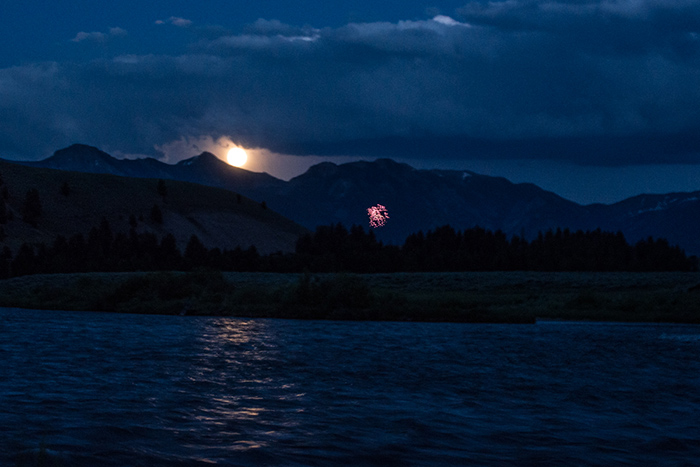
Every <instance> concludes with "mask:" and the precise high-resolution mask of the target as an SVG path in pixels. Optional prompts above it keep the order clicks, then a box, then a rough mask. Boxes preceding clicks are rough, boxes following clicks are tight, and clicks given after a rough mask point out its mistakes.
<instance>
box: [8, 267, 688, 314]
mask: <svg viewBox="0 0 700 467" xmlns="http://www.w3.org/2000/svg"><path fill="white" fill-rule="evenodd" d="M698 284H700V274H699V273H694V272H658V273H648V272H630V273H620V272H615V273H582V272H465V273H437V272H433V273H393V274H364V275H360V274H342V273H341V274H330V273H328V274H308V273H307V274H298V273H232V272H225V273H221V272H218V271H195V272H129V273H79V274H55V275H36V276H22V277H16V278H12V279H5V280H2V281H0V306H2V307H7V308H24V309H42V310H47V311H50V310H65V311H91V312H95V311H97V312H120V313H138V314H165V315H198V316H231V317H239V318H285V319H327V320H354V321H414V322H469V323H527V324H532V323H535V322H536V321H537V320H542V321H585V322H595V321H599V322H620V323H634V322H639V323H655V322H664V323H688V324H700V287H697V286H698Z"/></svg>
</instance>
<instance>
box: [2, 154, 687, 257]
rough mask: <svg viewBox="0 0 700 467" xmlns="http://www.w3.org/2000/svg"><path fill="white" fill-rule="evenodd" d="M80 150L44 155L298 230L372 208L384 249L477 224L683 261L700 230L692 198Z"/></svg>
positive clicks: (435, 173) (350, 220)
mask: <svg viewBox="0 0 700 467" xmlns="http://www.w3.org/2000/svg"><path fill="white" fill-rule="evenodd" d="M83 146H84V145H73V146H70V147H69V148H64V149H62V150H59V151H56V153H54V156H56V155H58V154H59V153H60V155H61V156H62V157H63V158H65V159H66V160H68V159H69V157H68V156H69V153H70V152H71V151H70V150H71V148H73V149H72V150H78V151H79V152H80V151H82V152H85V153H88V152H92V153H94V154H95V160H96V161H97V163H96V162H95V160H92V161H91V160H89V159H86V160H84V161H82V160H81V161H80V163H76V164H74V165H70V164H69V163H67V162H64V163H63V165H64V166H66V167H68V166H70V168H71V170H79V169H81V167H80V165H81V164H82V166H83V167H82V171H90V170H93V171H94V170H113V171H115V172H119V173H115V175H123V176H141V177H143V176H148V177H149V178H162V179H171V180H184V181H189V182H194V183H199V184H203V185H210V186H216V187H220V188H225V189H227V190H230V191H235V192H238V193H241V194H243V195H245V196H247V197H249V198H251V199H254V200H256V201H258V202H262V201H265V202H266V204H267V205H268V206H269V207H270V208H271V209H273V210H275V211H277V212H279V213H280V214H282V215H283V216H285V217H288V218H290V219H293V220H294V221H296V222H298V223H300V224H301V225H303V226H305V227H306V228H308V229H313V228H315V226H317V225H322V224H330V223H338V222H340V223H343V224H345V225H351V224H359V225H367V216H366V209H367V208H368V207H369V206H372V205H374V204H377V203H379V204H383V205H385V206H386V207H387V209H388V210H389V215H390V216H391V217H390V221H389V222H388V223H387V225H386V226H385V227H382V228H380V229H377V230H375V233H376V235H377V237H378V238H379V239H380V240H382V241H385V242H389V243H402V242H403V241H404V240H405V238H406V236H407V235H409V234H411V233H414V232H417V231H419V230H422V231H427V230H429V229H434V228H436V227H439V226H441V225H444V224H450V225H452V226H453V227H454V228H456V229H465V228H470V227H474V226H476V225H478V226H480V227H483V228H486V229H490V230H502V231H503V232H504V233H506V234H507V235H509V236H512V235H522V236H525V237H526V238H530V239H531V238H534V237H535V236H536V235H537V234H538V233H539V232H542V231H546V230H548V229H556V228H562V229H563V228H568V229H571V230H578V229H581V230H594V229H596V228H601V229H603V230H609V231H613V232H616V231H621V232H623V234H624V235H625V237H626V238H627V239H628V241H630V242H636V241H638V240H640V239H643V238H647V237H649V236H653V237H663V238H666V239H668V240H669V242H671V243H672V244H678V245H680V246H681V248H684V249H685V250H686V251H687V252H688V253H689V254H700V238H695V237H696V235H695V232H697V231H698V229H700V220H697V219H700V216H697V213H700V191H694V192H686V193H683V192H679V193H668V194H640V195H636V196H633V197H630V198H627V199H625V200H621V201H618V202H616V203H612V204H602V203H592V204H587V205H582V204H579V203H576V202H574V201H571V200H567V199H565V198H563V197H561V196H559V195H558V194H556V193H554V192H551V191H547V190H544V189H542V188H540V187H539V186H537V185H535V184H533V183H527V182H525V183H513V182H510V181H509V180H508V179H506V178H504V177H493V176H488V175H481V174H478V173H475V172H473V171H470V170H444V169H416V168H414V167H412V166H410V165H408V164H405V163H399V162H396V161H393V160H392V159H377V160H375V161H356V162H349V163H345V164H340V165H338V164H335V163H332V162H322V163H320V164H316V165H314V166H312V167H310V168H309V169H308V170H307V171H306V172H304V173H303V174H300V175H298V176H296V177H294V178H292V179H291V180H289V181H287V182H285V181H283V180H280V179H277V178H275V177H273V176H271V175H269V174H266V173H256V172H250V171H247V170H245V169H241V168H236V167H231V166H229V165H228V164H226V163H225V162H223V161H221V160H220V159H218V158H216V156H214V155H213V154H211V153H202V154H200V155H199V156H195V157H192V158H189V159H185V160H183V161H180V162H178V163H177V164H173V165H171V164H165V163H163V162H161V161H157V160H155V159H152V158H145V159H137V160H119V159H115V158H113V157H111V156H109V155H108V154H107V153H104V152H102V151H100V150H99V149H97V148H92V149H91V150H90V151H87V149H85V148H84V147H83ZM105 155H106V156H107V157H109V158H110V159H105V158H104V156H105ZM54 156H52V157H49V158H47V159H45V160H44V161H37V162H29V163H24V162H19V161H15V162H18V163H23V164H26V165H38V166H43V165H47V164H49V163H51V164H53V166H54V168H59V167H55V166H56V165H61V164H58V162H60V160H58V159H57V158H54ZM52 158H53V159H52ZM76 160H77V158H76ZM115 161H116V162H115ZM90 164H92V165H90ZM134 174H136V175H134Z"/></svg>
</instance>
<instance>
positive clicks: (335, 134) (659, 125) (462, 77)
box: [0, 0, 700, 165]
mask: <svg viewBox="0 0 700 467" xmlns="http://www.w3.org/2000/svg"><path fill="white" fill-rule="evenodd" d="M176 20H178V21H179V20H181V18H175V17H173V18H170V19H169V20H168V22H170V23H172V24H175V25H180V26H184V25H185V24H184V23H181V24H177V21H176ZM184 21H186V20H184ZM175 29H178V28H175ZM178 30H179V29H178ZM86 34H88V35H89V34H93V33H86ZM77 38H78V36H76V39H77ZM87 38H88V37H87V36H86V37H85V39H87ZM81 40H83V39H81ZM698 83H700V3H699V2H697V1H689V0H681V1H674V2H669V1H662V0H637V1H613V0H608V1H595V2H594V1H585V0H584V1H573V0H572V1H526V0H505V1H499V2H487V3H485V2H472V3H468V4H466V5H465V6H464V7H463V8H461V9H459V10H458V12H456V14H453V15H452V16H447V15H440V16H436V17H435V18H433V19H426V20H422V21H400V22H397V23H383V22H376V23H350V24H347V25H344V26H342V27H338V28H315V27H311V26H303V27H298V26H294V25H287V24H284V23H282V22H280V21H276V20H259V21H257V22H255V23H253V24H251V25H249V26H248V27H247V28H245V29H244V30H243V31H242V32H240V33H237V34H223V33H222V34H218V35H217V36H216V37H211V34H209V35H207V36H202V37H200V38H198V39H196V40H193V41H191V43H190V45H189V47H187V48H186V49H183V50H182V52H181V53H180V54H177V55H163V54H158V53H156V52H154V53H153V54H138V55H136V54H134V55H123V54H122V55H115V56H112V57H106V58H101V59H99V60H90V61H84V62H80V61H75V60H72V61H56V62H51V63H37V64H33V65H25V66H17V67H12V68H6V69H0V121H1V122H3V123H2V124H1V125H2V126H0V156H5V157H7V156H13V155H15V156H17V157H23V158H39V157H45V155H46V154H47V153H50V152H52V151H53V150H55V149H57V148H59V147H63V146H66V145H68V144H70V143H73V142H85V143H88V144H95V145H98V146H100V147H101V148H103V149H105V150H108V151H110V150H119V151H121V152H124V153H138V154H153V155H157V154H159V152H158V149H157V148H161V149H162V148H164V147H170V146H168V144H171V143H173V142H178V141H188V140H195V139H199V138H211V140H212V141H218V140H219V138H221V137H226V138H229V139H230V140H231V141H233V142H235V143H236V144H240V145H243V146H245V147H253V148H265V149H268V150H270V151H274V152H276V153H280V154H293V155H311V154H314V155H361V156H389V157H421V158H430V157H435V158H438V157H439V158H441V159H446V158H455V159H459V158H472V159H473V158H508V159H512V158H539V159H543V158H552V159H558V160H564V161H572V162H576V163H580V164H589V165H625V164H642V163H679V162H698V161H700V86H699V85H698Z"/></svg>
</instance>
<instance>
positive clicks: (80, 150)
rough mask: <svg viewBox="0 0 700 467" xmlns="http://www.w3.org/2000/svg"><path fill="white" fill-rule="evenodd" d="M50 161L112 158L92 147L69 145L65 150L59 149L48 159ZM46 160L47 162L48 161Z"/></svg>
mask: <svg viewBox="0 0 700 467" xmlns="http://www.w3.org/2000/svg"><path fill="white" fill-rule="evenodd" d="M48 159H51V160H54V161H55V160H61V161H86V160H111V159H114V158H113V157H112V156H110V155H109V154H107V153H106V152H104V151H101V150H99V149H97V148H96V147H94V146H88V145H87V144H78V143H76V144H71V145H70V146H68V147H67V148H63V149H59V150H58V151H56V152H54V153H53V156H51V157H49V158H48ZM48 159H47V160H48Z"/></svg>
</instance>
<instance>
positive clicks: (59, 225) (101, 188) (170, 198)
mask: <svg viewBox="0 0 700 467" xmlns="http://www.w3.org/2000/svg"><path fill="white" fill-rule="evenodd" d="M0 174H2V177H3V180H4V182H5V185H7V186H8V188H9V193H10V199H9V200H8V201H7V203H8V205H9V208H10V209H11V210H12V211H13V212H14V214H15V219H14V221H11V222H9V223H8V224H6V225H4V226H3V228H4V229H5V232H6V233H7V239H6V240H5V243H6V244H8V245H9V246H10V247H11V248H12V249H13V250H14V249H15V248H16V247H17V246H18V245H19V244H21V243H22V242H24V241H29V242H48V243H50V242H52V241H53V239H54V238H55V236H56V235H57V234H62V235H64V236H69V235H72V234H74V233H83V234H87V232H88V231H89V230H90V228H92V227H93V226H96V225H97V224H98V223H99V221H100V219H101V218H102V217H105V218H106V219H107V220H108V221H109V222H110V225H111V226H112V229H113V230H114V231H128V230H129V228H130V226H129V216H130V215H131V214H133V215H134V216H136V218H137V219H138V218H142V219H143V221H140V222H139V225H138V229H137V230H139V231H144V230H145V231H152V232H155V233H156V234H158V235H159V236H160V235H163V234H164V233H166V232H171V233H173V235H175V237H176V238H177V240H178V242H179V244H180V246H181V247H184V245H185V244H186V242H187V240H188V239H189V237H190V236H191V235H192V234H193V233H194V234H196V235H197V236H199V237H200V239H201V240H202V241H203V243H205V244H206V245H207V246H209V247H213V246H218V247H221V248H234V247H236V246H237V245H241V246H242V247H244V248H247V247H248V246H250V245H252V244H255V246H256V247H257V248H258V250H259V251H260V252H262V253H269V252H274V251H277V250H282V251H292V250H293V249H294V243H295V241H296V239H297V238H298V236H299V235H301V234H302V233H304V232H305V231H306V230H305V229H304V228H303V227H301V226H299V225H298V224H296V223H294V222H293V221H291V220H289V219H286V218H284V217H283V216H281V215H279V214H277V213H275V212H273V211H271V210H269V209H263V208H262V207H261V205H260V204H259V203H257V202H255V201H252V200H250V199H248V198H246V197H243V196H242V197H241V202H240V203H239V202H238V198H237V195H236V194H235V193H233V192H231V191H228V190H223V189H219V188H212V187H206V186H202V185H197V184H193V183H187V182H177V181H166V182H165V183H166V187H167V196H166V197H165V199H163V198H162V197H161V196H159V195H158V192H157V180H152V179H137V178H126V177H117V176H113V175H101V174H87V173H78V172H65V171H59V170H53V169H41V168H34V167H25V166H22V165H17V164H12V163H10V162H7V161H3V160H0ZM64 182H68V184H69V186H70V188H71V194H70V195H69V196H68V197H65V196H63V195H61V194H60V188H61V186H62V185H63V183H64ZM30 188H36V189H38V190H39V194H40V197H41V203H42V207H43V215H42V217H41V218H40V219H39V223H38V228H37V229H34V228H32V227H30V226H29V225H27V224H26V223H24V222H22V220H21V217H22V215H21V213H22V205H23V202H24V199H25V195H26V193H27V190H29V189H30ZM154 205H158V206H159V207H160V209H161V210H162V212H163V219H164V223H163V225H156V224H154V223H153V222H151V221H150V211H151V208H152V207H153V206H154Z"/></svg>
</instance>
